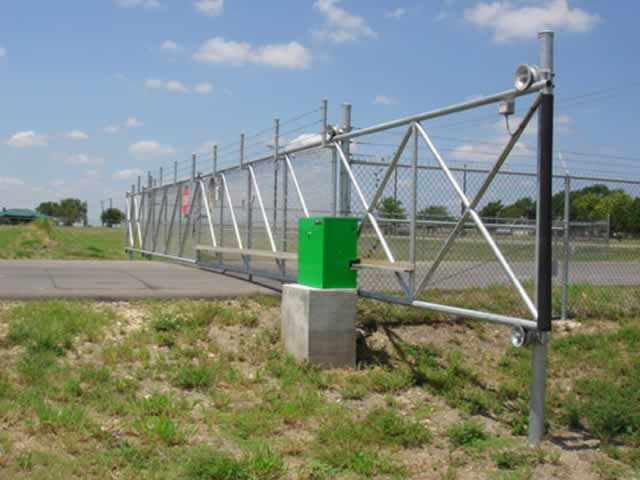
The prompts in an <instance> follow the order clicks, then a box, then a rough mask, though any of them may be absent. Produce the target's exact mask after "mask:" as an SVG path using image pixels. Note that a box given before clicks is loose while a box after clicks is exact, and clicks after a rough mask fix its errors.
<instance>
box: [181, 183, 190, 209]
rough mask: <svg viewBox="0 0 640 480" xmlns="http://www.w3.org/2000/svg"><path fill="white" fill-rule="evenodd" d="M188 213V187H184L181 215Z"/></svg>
mask: <svg viewBox="0 0 640 480" xmlns="http://www.w3.org/2000/svg"><path fill="white" fill-rule="evenodd" d="M188 213H189V185H185V186H184V188H183V189H182V214H183V215H187V214H188Z"/></svg>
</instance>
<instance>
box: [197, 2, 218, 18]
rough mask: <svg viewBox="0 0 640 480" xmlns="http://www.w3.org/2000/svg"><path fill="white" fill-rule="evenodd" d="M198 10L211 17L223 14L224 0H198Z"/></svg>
mask: <svg viewBox="0 0 640 480" xmlns="http://www.w3.org/2000/svg"><path fill="white" fill-rule="evenodd" d="M195 7H196V10H198V11H199V12H200V13H203V14H205V15H208V16H209V17H216V16H218V15H222V12H223V10H224V0H198V1H197V2H196V3H195Z"/></svg>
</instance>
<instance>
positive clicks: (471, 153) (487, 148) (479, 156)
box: [445, 135, 533, 163]
mask: <svg viewBox="0 0 640 480" xmlns="http://www.w3.org/2000/svg"><path fill="white" fill-rule="evenodd" d="M508 141H509V138H508V137H507V136H504V135H503V136H499V137H497V138H495V139H493V140H491V141H490V142H477V143H474V142H468V143H463V144H462V145H458V146H457V147H455V148H454V149H453V151H452V152H451V154H450V155H449V157H450V158H451V159H452V160H457V161H460V162H469V163H473V162H490V163H494V162H495V161H496V160H497V158H498V156H499V155H500V154H501V153H502V151H503V150H504V145H506V144H507V142H508ZM511 155H515V157H513V158H514V159H517V158H518V157H521V156H531V155H533V152H532V151H531V149H530V148H529V146H528V145H527V144H525V143H522V142H518V143H516V145H515V147H514V148H513V150H512V152H511ZM445 161H446V158H445Z"/></svg>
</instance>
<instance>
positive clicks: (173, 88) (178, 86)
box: [165, 80, 189, 93]
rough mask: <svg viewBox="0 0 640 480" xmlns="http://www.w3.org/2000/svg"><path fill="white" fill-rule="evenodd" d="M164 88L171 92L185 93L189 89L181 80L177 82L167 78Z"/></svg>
mask: <svg viewBox="0 0 640 480" xmlns="http://www.w3.org/2000/svg"><path fill="white" fill-rule="evenodd" d="M165 88H166V89H167V91H169V92H173V93H187V92H188V91H189V89H188V88H187V87H185V86H184V84H183V83H182V82H179V81H177V80H169V81H168V82H167V83H166V84H165Z"/></svg>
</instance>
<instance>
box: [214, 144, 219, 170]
mask: <svg viewBox="0 0 640 480" xmlns="http://www.w3.org/2000/svg"><path fill="white" fill-rule="evenodd" d="M217 173H218V145H214V146H213V176H214V177H215V176H216V174H217Z"/></svg>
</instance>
